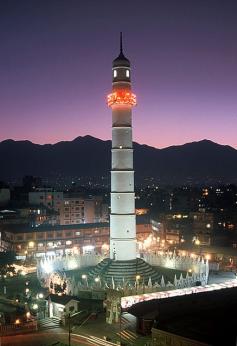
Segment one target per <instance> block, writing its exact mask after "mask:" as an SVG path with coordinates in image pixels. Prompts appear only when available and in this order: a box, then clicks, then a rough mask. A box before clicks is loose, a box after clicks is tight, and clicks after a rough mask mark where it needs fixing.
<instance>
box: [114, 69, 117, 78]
mask: <svg viewBox="0 0 237 346" xmlns="http://www.w3.org/2000/svg"><path fill="white" fill-rule="evenodd" d="M116 77H117V70H114V78H116Z"/></svg>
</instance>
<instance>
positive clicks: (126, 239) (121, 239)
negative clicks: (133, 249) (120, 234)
mask: <svg viewBox="0 0 237 346" xmlns="http://www.w3.org/2000/svg"><path fill="white" fill-rule="evenodd" d="M111 240H119V241H128V240H135V241H136V240H137V238H111Z"/></svg>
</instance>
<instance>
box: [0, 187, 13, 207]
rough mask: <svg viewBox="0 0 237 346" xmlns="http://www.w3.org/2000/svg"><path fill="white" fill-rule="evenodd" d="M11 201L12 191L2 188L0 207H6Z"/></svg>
mask: <svg viewBox="0 0 237 346" xmlns="http://www.w3.org/2000/svg"><path fill="white" fill-rule="evenodd" d="M10 199H11V192H10V189H9V188H7V187H0V207H4V206H6V205H7V204H8V203H9V202H10Z"/></svg>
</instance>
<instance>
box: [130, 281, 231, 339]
mask: <svg viewBox="0 0 237 346" xmlns="http://www.w3.org/2000/svg"><path fill="white" fill-rule="evenodd" d="M236 309H237V287H233V288H227V289H223V290H221V289H220V290H217V291H208V292H205V293H199V294H191V295H185V296H177V297H172V298H169V299H153V300H150V301H146V302H142V303H138V304H136V305H133V306H132V307H131V308H130V309H129V310H128V312H129V313H131V314H132V315H134V316H136V317H138V318H142V319H148V320H155V324H154V328H155V329H159V330H163V331H167V332H170V333H174V334H177V335H180V336H183V337H186V338H190V339H194V340H198V341H201V342H207V343H210V344H211V345H228V346H232V345H236V344H235V342H236V334H237V332H236V330H237V320H236V319H235V318H234V317H233V316H235V315H236ZM223 335H225V338H224V341H223Z"/></svg>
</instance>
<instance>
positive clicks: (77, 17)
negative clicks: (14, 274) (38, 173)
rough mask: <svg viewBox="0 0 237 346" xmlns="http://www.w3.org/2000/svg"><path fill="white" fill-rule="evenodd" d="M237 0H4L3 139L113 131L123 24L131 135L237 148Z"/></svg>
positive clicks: (155, 141)
mask: <svg viewBox="0 0 237 346" xmlns="http://www.w3.org/2000/svg"><path fill="white" fill-rule="evenodd" d="M236 13H237V1H234V0H233V1H231V0H227V1H219V0H192V1H190V0H187V1H183V0H173V1H170V0H167V1H164V0H149V1H140V0H131V1H128V0H126V1H124V0H119V1H118V2H115V1H111V0H106V1H105V0H93V1H92V0H86V1H80V0H63V1H61V0H34V1H32V0H28V1H26V0H21V1H19V0H16V1H14V0H2V1H0V42H1V43H0V44H1V54H0V140H4V139H7V138H12V139H18V140H19V139H29V140H31V141H33V142H35V143H55V142H57V141H60V140H72V139H74V138H75V137H77V136H83V135H86V134H90V135H92V136H95V137H99V138H102V139H109V138H111V111H110V109H108V108H107V106H106V102H105V100H106V94H107V93H108V92H110V90H111V64H112V60H113V59H114V58H115V57H116V56H117V55H118V53H119V42H118V41H119V31H121V30H122V31H123V33H124V51H125V55H126V56H127V57H128V58H129V59H130V61H131V63H132V79H133V90H134V92H135V93H136V94H137V98H138V106H137V107H136V108H135V109H134V113H133V115H134V116H133V119H134V140H135V141H137V142H139V143H146V144H148V145H152V146H155V147H159V148H161V147H166V146H169V145H175V144H183V143H186V142H190V141H196V140H201V139H204V138H207V139H211V140H213V141H215V142H218V143H222V144H229V145H231V146H233V147H235V148H237V136H236V131H237V22H236Z"/></svg>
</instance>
